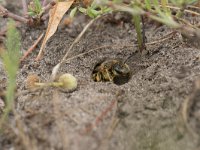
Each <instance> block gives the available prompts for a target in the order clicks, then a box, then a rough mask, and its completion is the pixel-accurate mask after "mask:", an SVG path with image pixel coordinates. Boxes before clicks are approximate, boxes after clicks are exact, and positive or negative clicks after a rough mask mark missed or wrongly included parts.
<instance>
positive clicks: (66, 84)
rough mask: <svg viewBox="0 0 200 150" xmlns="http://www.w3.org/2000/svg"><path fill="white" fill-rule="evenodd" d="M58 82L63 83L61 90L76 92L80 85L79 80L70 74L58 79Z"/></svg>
mask: <svg viewBox="0 0 200 150" xmlns="http://www.w3.org/2000/svg"><path fill="white" fill-rule="evenodd" d="M58 82H61V83H63V85H62V86H61V88H62V89H64V90H75V89H76V88H77V84H78V83H77V79H76V78H75V77H74V76H73V75H71V74H69V73H65V74H63V75H61V76H60V77H59V79H58Z"/></svg>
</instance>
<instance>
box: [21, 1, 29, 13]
mask: <svg viewBox="0 0 200 150" xmlns="http://www.w3.org/2000/svg"><path fill="white" fill-rule="evenodd" d="M22 7H23V13H24V16H25V17H27V15H28V5H27V2H26V0H22Z"/></svg>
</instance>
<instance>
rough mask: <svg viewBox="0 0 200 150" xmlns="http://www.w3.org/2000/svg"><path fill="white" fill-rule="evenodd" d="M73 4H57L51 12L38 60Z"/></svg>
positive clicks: (72, 0) (71, 1)
mask: <svg viewBox="0 0 200 150" xmlns="http://www.w3.org/2000/svg"><path fill="white" fill-rule="evenodd" d="M73 2H74V0H69V1H65V2H57V4H56V5H55V6H54V7H53V8H52V9H51V10H50V11H49V23H48V27H47V31H46V34H45V37H44V40H43V42H42V46H41V48H40V52H39V54H38V56H37V58H36V60H39V59H40V58H41V56H42V53H43V51H44V49H45V46H46V43H47V41H48V39H49V38H50V37H51V36H52V35H53V34H54V33H55V32H56V30H57V27H58V25H59V23H60V21H61V19H62V17H63V15H64V14H65V13H66V12H67V10H68V9H69V8H70V7H71V5H72V4H73Z"/></svg>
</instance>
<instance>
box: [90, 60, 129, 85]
mask: <svg viewBox="0 0 200 150" xmlns="http://www.w3.org/2000/svg"><path fill="white" fill-rule="evenodd" d="M130 77H131V71H130V68H129V66H128V65H127V64H126V63H124V62H123V61H121V60H117V59H111V60H109V59H108V60H104V61H101V62H99V63H97V64H96V65H95V67H94V70H93V72H92V79H93V80H94V81H96V82H113V83H115V84H117V85H121V84H125V83H127V82H128V81H129V79H130Z"/></svg>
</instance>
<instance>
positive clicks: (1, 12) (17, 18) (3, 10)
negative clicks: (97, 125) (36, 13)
mask: <svg viewBox="0 0 200 150" xmlns="http://www.w3.org/2000/svg"><path fill="white" fill-rule="evenodd" d="M0 16H2V17H3V18H12V19H14V20H15V21H19V22H22V23H25V24H27V23H28V22H29V20H28V19H26V18H24V17H21V16H18V15H16V14H13V13H11V12H9V11H8V10H7V9H6V8H4V7H3V6H2V5H0Z"/></svg>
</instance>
